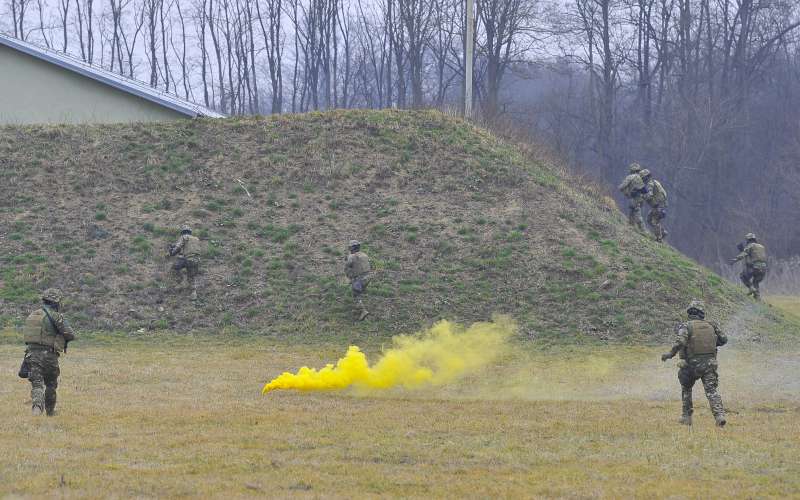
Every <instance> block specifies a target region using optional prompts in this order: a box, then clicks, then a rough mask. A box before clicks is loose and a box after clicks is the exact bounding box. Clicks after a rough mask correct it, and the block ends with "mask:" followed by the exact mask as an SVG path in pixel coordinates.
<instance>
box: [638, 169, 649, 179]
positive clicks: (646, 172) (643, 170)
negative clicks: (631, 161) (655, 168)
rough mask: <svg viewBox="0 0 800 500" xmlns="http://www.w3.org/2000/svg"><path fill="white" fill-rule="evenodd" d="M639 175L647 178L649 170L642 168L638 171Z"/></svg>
mask: <svg viewBox="0 0 800 500" xmlns="http://www.w3.org/2000/svg"><path fill="white" fill-rule="evenodd" d="M639 176H640V177H641V178H642V179H647V178H648V177H650V171H649V170H647V169H646V168H643V169H642V170H640V171H639Z"/></svg>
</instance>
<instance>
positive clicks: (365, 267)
mask: <svg viewBox="0 0 800 500" xmlns="http://www.w3.org/2000/svg"><path fill="white" fill-rule="evenodd" d="M371 270H372V268H371V266H370V265H369V257H367V254H365V253H364V252H356V253H351V254H350V255H348V256H347V259H346V260H345V263H344V274H345V275H346V276H347V278H348V279H349V280H350V281H353V280H356V279H358V278H360V277H362V276H364V275H366V274H369V272H370V271H371Z"/></svg>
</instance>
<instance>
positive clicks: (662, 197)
mask: <svg viewBox="0 0 800 500" xmlns="http://www.w3.org/2000/svg"><path fill="white" fill-rule="evenodd" d="M645 188H646V190H647V192H646V193H645V194H644V199H645V200H647V204H648V205H650V206H651V207H653V208H656V207H660V208H664V207H666V206H667V191H666V190H665V189H664V186H662V185H661V183H660V182H658V181H657V180H655V179H650V180H649V181H647V185H646V186H645Z"/></svg>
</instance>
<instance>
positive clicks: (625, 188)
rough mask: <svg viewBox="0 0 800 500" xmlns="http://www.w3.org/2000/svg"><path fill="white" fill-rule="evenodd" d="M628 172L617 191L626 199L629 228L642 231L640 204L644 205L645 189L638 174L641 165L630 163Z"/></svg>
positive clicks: (642, 222)
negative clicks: (632, 227)
mask: <svg viewBox="0 0 800 500" xmlns="http://www.w3.org/2000/svg"><path fill="white" fill-rule="evenodd" d="M628 171H629V172H630V173H629V174H628V176H627V177H625V179H624V180H623V181H622V184H620V185H619V190H620V191H622V194H624V195H625V197H626V198H627V199H628V222H629V223H630V225H631V226H634V227H637V228H639V230H640V231H644V221H643V220H642V204H643V203H644V195H645V194H646V192H647V191H646V190H647V187H646V186H645V184H644V181H643V180H642V177H641V175H639V172H641V171H642V167H641V165H639V164H638V163H631V164H630V166H629V167H628Z"/></svg>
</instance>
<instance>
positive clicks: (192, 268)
mask: <svg viewBox="0 0 800 500" xmlns="http://www.w3.org/2000/svg"><path fill="white" fill-rule="evenodd" d="M199 274H200V262H198V261H196V260H189V261H187V263H186V279H187V280H188V281H189V286H191V288H192V300H197V276H198V275H199Z"/></svg>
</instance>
